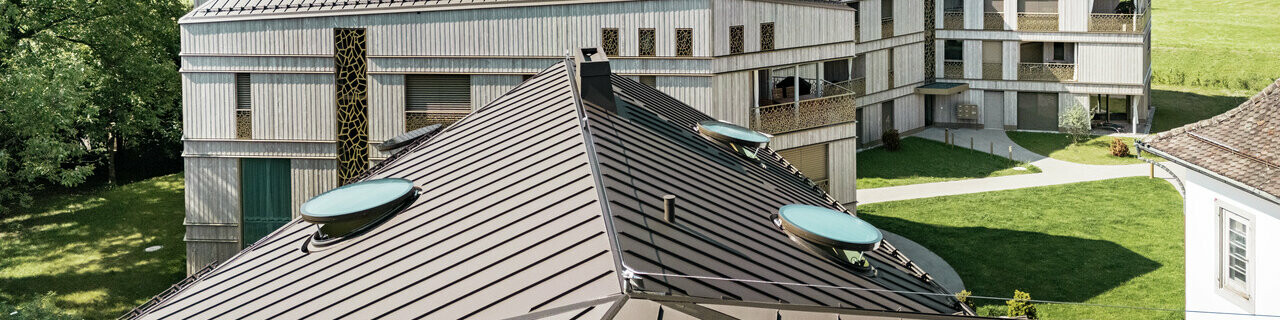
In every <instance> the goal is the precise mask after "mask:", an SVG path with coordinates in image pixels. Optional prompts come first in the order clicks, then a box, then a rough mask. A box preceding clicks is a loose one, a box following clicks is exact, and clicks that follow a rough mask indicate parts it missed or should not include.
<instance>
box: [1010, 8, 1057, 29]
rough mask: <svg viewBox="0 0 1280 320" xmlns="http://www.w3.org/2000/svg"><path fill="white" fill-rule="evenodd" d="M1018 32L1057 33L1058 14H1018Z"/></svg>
mask: <svg viewBox="0 0 1280 320" xmlns="http://www.w3.org/2000/svg"><path fill="white" fill-rule="evenodd" d="M1018 30H1023V31H1058V14H1056V13H1025V12H1023V13H1018Z"/></svg>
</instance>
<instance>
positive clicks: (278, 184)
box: [240, 159, 293, 247]
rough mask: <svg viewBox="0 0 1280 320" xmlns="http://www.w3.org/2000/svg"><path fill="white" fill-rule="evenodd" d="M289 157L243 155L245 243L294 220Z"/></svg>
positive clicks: (242, 187)
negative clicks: (245, 157)
mask: <svg viewBox="0 0 1280 320" xmlns="http://www.w3.org/2000/svg"><path fill="white" fill-rule="evenodd" d="M290 189H291V188H290V183H289V159H240V208H241V213H242V214H243V216H242V218H243V219H242V220H240V221H242V225H241V228H240V229H241V231H242V233H243V234H242V237H243V238H241V239H242V241H241V244H242V245H243V246H246V247H247V246H249V245H250V244H253V243H254V242H256V241H258V239H262V237H265V236H267V235H268V234H270V233H271V232H272V231H275V230H276V229H277V228H280V227H281V226H284V225H285V224H286V223H288V222H289V220H292V218H293V217H292V216H293V215H292V213H291V212H290V211H291V209H290V208H291V204H290V203H289V200H290V192H289V191H290Z"/></svg>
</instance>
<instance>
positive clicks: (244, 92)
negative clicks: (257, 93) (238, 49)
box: [236, 73, 253, 110]
mask: <svg viewBox="0 0 1280 320" xmlns="http://www.w3.org/2000/svg"><path fill="white" fill-rule="evenodd" d="M249 93H250V91H249V74H248V73H237V74H236V110H249V109H250V107H251V106H252V105H253V101H252V100H250V97H251V96H250V95H249Z"/></svg>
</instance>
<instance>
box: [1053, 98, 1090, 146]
mask: <svg viewBox="0 0 1280 320" xmlns="http://www.w3.org/2000/svg"><path fill="white" fill-rule="evenodd" d="M1090 121H1093V113H1092V112H1089V108H1086V107H1084V106H1082V105H1079V104H1076V105H1074V106H1070V107H1067V111H1066V112H1063V113H1062V115H1061V116H1059V119H1058V126H1060V127H1062V130H1063V131H1066V132H1067V134H1069V135H1071V141H1072V143H1080V141H1082V140H1087V139H1086V138H1088V137H1089V133H1090V131H1092V130H1093V128H1092V127H1091V124H1090V123H1089V122H1090Z"/></svg>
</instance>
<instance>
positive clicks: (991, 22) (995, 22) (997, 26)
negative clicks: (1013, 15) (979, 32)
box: [982, 12, 1004, 30]
mask: <svg viewBox="0 0 1280 320" xmlns="http://www.w3.org/2000/svg"><path fill="white" fill-rule="evenodd" d="M982 29H986V30H1004V13H1000V12H987V13H984V14H983V15H982Z"/></svg>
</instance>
